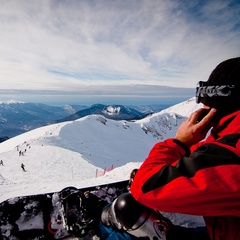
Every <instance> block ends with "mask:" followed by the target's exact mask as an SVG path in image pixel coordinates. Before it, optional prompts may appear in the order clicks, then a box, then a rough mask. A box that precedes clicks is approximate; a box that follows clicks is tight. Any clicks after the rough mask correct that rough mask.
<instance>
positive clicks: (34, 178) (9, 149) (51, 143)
mask: <svg viewBox="0 0 240 240" xmlns="http://www.w3.org/2000/svg"><path fill="white" fill-rule="evenodd" d="M199 107H201V106H199V105H196V104H195V102H194V99H190V100H188V101H186V102H184V103H181V104H177V105H175V106H173V107H170V108H169V109H166V110H163V111H161V112H159V113H155V114H153V115H151V116H148V117H147V118H145V119H142V120H139V121H135V122H127V121H113V120H109V119H106V118H104V117H102V116H98V115H90V116H87V117H84V118H81V119H79V120H76V121H70V122H64V123H58V124H53V125H49V126H45V127H41V128H38V129H35V130H32V131H30V132H27V133H24V134H22V135H19V136H17V137H14V138H12V139H10V140H8V141H5V142H3V143H1V144H0V160H3V163H4V166H0V202H2V201H4V200H6V199H8V198H12V197H16V196H24V195H31V194H40V193H47V192H56V191H60V190H61V189H63V188H65V187H68V186H75V187H77V188H81V187H87V186H94V185H98V184H105V183H109V182H117V181H122V180H126V179H129V174H130V172H131V171H132V169H134V168H139V166H140V165H141V162H142V161H144V159H145V158H146V157H147V155H148V153H149V150H150V149H151V148H152V146H153V145H154V144H155V143H157V142H158V141H162V140H164V139H166V138H169V137H174V135H175V132H176V129H177V128H178V126H179V125H180V124H181V122H182V121H184V120H185V119H186V117H188V116H189V114H190V113H191V112H192V111H194V110H195V109H197V108H199ZM19 151H22V152H23V155H19ZM21 163H23V164H24V165H25V169H26V172H24V171H23V170H22V169H21ZM111 166H114V167H115V168H114V169H113V170H112V171H110V172H107V173H106V174H105V175H104V176H102V177H97V178H96V170H97V169H98V171H103V169H104V168H107V169H108V168H110V167H111ZM164 214H165V215H166V216H167V217H168V218H169V219H170V220H172V221H173V223H175V224H180V225H183V226H199V225H204V223H203V220H202V218H201V217H195V216H189V215H181V214H172V213H164Z"/></svg>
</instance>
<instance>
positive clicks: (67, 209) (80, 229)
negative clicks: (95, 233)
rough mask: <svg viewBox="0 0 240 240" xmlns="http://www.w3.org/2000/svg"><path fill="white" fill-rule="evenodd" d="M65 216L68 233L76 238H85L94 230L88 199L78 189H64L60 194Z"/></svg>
mask: <svg viewBox="0 0 240 240" xmlns="http://www.w3.org/2000/svg"><path fill="white" fill-rule="evenodd" d="M59 197H60V201H61V203H62V206H63V213H64V214H63V215H64V220H65V224H66V229H67V231H68V232H69V233H70V234H72V235H74V236H76V237H84V236H85V235H87V233H88V232H89V231H90V229H92V228H93V223H94V219H93V216H91V215H90V214H89V213H90V212H91V211H89V206H88V202H87V198H86V197H85V195H84V193H82V192H81V191H79V190H78V189H76V188H66V189H63V190H62V191H61V192H60V194H59Z"/></svg>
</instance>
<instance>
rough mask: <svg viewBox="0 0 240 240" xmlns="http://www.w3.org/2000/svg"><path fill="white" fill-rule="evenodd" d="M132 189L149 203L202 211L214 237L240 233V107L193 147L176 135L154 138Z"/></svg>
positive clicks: (234, 237)
mask: <svg viewBox="0 0 240 240" xmlns="http://www.w3.org/2000/svg"><path fill="white" fill-rule="evenodd" d="M131 193H132V195H133V196H134V198H135V199H136V200H137V201H139V202H141V203H142V204H144V205H146V206H148V207H150V208H153V209H157V210H161V211H165V212H177V213H184V214H191V215H200V216H204V219H205V222H206V226H207V228H208V231H209V234H210V236H211V238H212V239H214V240H238V239H240V110H239V111H237V112H234V113H231V114H229V115H228V116H225V117H224V118H222V119H221V120H220V121H219V123H218V124H217V126H215V127H214V128H213V129H212V131H211V134H210V135H209V137H208V138H207V139H206V140H204V141H202V142H200V143H198V144H197V145H194V146H193V147H192V148H191V151H190V149H189V148H187V147H186V146H185V145H184V144H183V143H181V142H180V141H178V140H176V139H167V140H166V141H164V142H160V143H157V144H156V145H155V146H154V147H153V148H152V150H151V151H150V153H149V156H148V157H147V159H146V160H145V161H144V162H143V164H142V166H141V167H140V169H139V170H138V172H137V174H136V176H135V178H134V181H133V183H132V185H131Z"/></svg>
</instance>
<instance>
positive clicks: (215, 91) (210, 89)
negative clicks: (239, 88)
mask: <svg viewBox="0 0 240 240" xmlns="http://www.w3.org/2000/svg"><path fill="white" fill-rule="evenodd" d="M234 88H235V85H218V86H208V85H207V82H203V81H200V82H198V85H197V88H196V94H195V97H196V103H200V102H201V99H202V98H206V97H208V98H211V97H228V96H230V95H231V94H232V90H233V89H234Z"/></svg>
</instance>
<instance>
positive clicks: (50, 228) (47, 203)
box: [0, 180, 129, 240]
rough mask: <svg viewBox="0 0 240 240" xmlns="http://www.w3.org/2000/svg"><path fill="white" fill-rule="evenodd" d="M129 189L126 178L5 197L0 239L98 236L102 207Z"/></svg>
mask: <svg viewBox="0 0 240 240" xmlns="http://www.w3.org/2000/svg"><path fill="white" fill-rule="evenodd" d="M128 190H129V181H128V180H126V181H121V182H115V183H110V184H104V185H99V186H92V187H86V188H80V189H77V188H75V187H67V188H64V189H63V190H61V191H60V192H52V193H46V194H39V195H31V196H20V197H15V198H11V199H8V200H6V201H4V202H2V203H0V239H2V240H33V239H36V240H40V239H48V240H51V239H86V240H87V239H100V238H99V232H98V224H99V221H100V217H101V213H102V210H103V208H104V207H105V206H107V205H108V204H110V203H111V202H112V201H113V200H114V199H116V198H117V197H118V196H119V195H120V194H122V193H124V192H128Z"/></svg>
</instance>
